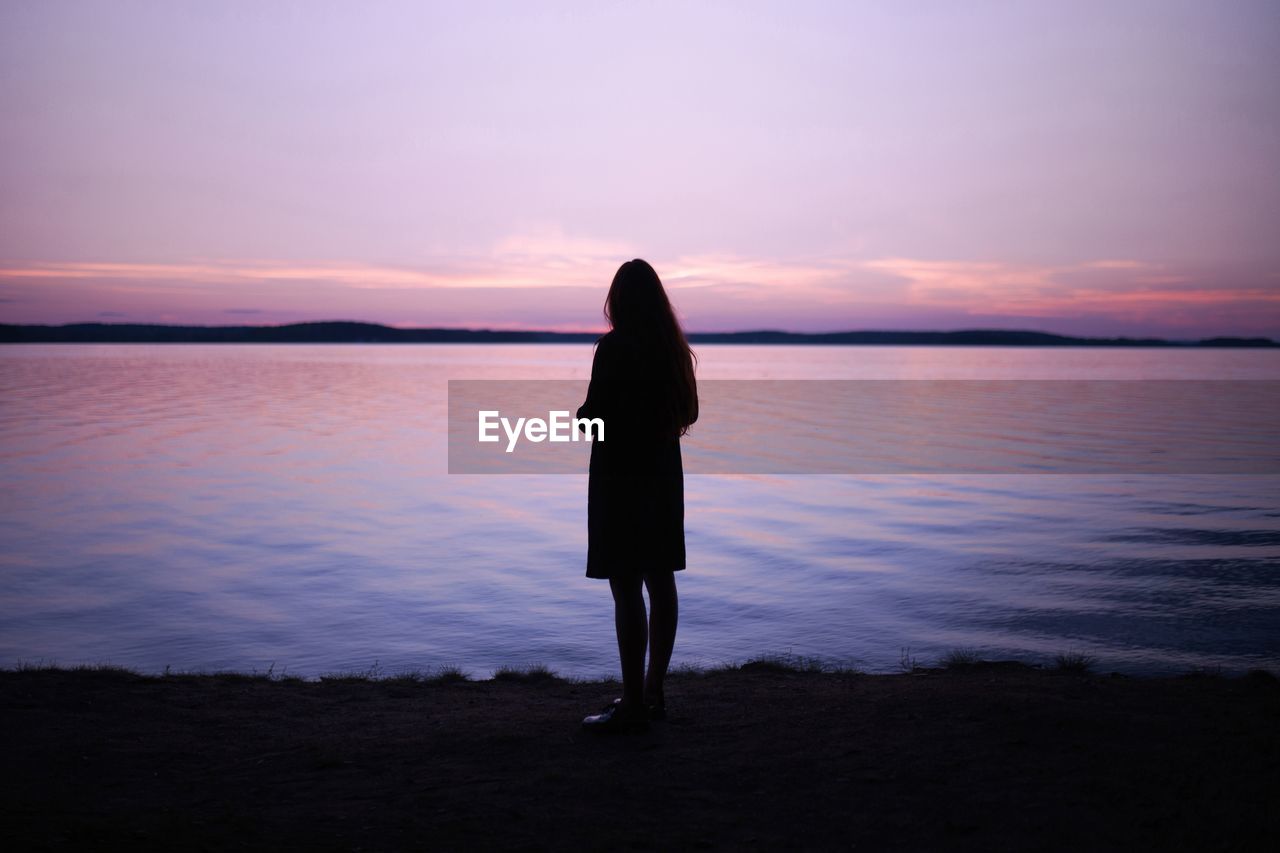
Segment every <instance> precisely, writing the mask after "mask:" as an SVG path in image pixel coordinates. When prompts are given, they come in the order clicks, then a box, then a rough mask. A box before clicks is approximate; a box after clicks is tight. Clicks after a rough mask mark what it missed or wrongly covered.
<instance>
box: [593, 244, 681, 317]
mask: <svg viewBox="0 0 1280 853" xmlns="http://www.w3.org/2000/svg"><path fill="white" fill-rule="evenodd" d="M604 316H605V319H607V320H608V321H609V325H610V327H612V328H614V329H618V330H619V331H628V332H631V331H634V332H637V333H640V334H646V335H652V334H654V333H657V332H661V331H668V330H670V329H671V328H675V329H679V327H680V324H679V323H678V322H677V321H676V315H675V312H674V311H673V310H672V309H671V301H670V300H669V299H667V292H666V291H665V290H663V288H662V280H661V279H659V278H658V274H657V272H655V271H654V269H653V267H651V266H649V264H648V262H647V261H642V260H640V259H639V258H636V259H635V260H634V261H627V262H626V263H625V264H623V265H622V266H620V267H618V271H617V272H616V273H614V276H613V284H611V285H610V286H609V295H608V296H607V297H605V300H604Z"/></svg>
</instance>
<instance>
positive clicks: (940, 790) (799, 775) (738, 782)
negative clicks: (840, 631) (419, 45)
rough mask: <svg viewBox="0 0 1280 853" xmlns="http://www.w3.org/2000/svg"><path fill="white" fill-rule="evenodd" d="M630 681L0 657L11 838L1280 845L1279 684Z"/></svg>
mask: <svg viewBox="0 0 1280 853" xmlns="http://www.w3.org/2000/svg"><path fill="white" fill-rule="evenodd" d="M614 695H617V685H616V684H609V683H590V684H587V683H568V682H564V681H559V680H553V679H540V680H533V681H529V682H520V681H484V682H467V683H453V684H425V683H420V682H413V681H411V680H399V681H397V680H385V681H359V680H354V679H351V680H331V681H324V682H301V681H296V680H285V681H279V680H276V681H272V680H267V679H264V678H253V677H248V676H228V675H208V676H169V677H163V678H144V677H141V676H137V675H132V674H129V673H125V672H120V671H67V670H30V671H19V672H14V671H7V672H0V737H2V738H3V742H2V743H0V748H2V749H3V756H4V764H5V768H6V770H5V773H4V774H3V778H4V788H3V791H0V796H2V797H3V800H2V802H3V806H2V807H3V817H0V838H4V839H7V840H6V841H5V848H6V849H7V850H44V849H49V850H83V849H102V848H119V849H128V850H145V849H155V850H187V849H194V850H198V849H209V850H224V849H226V850H238V849H262V850H280V849H306V850H317V849H319V850H326V849H333V850H398V849H444V850H463V849H494V848H496V849H512V850H541V849H547V850H597V849H599V850H603V849H635V850H673V849H675V850H678V849H706V850H738V849H767V850H776V849H859V850H974V851H991V850H1063V851H1073V853H1074V851H1093V850H1125V851H1130V850H1264V849H1265V850H1272V849H1280V848H1277V847H1274V846H1272V845H1273V844H1274V843H1275V842H1276V840H1277V838H1280V809H1278V808H1277V806H1278V805H1280V796H1278V795H1280V682H1277V681H1276V679H1274V678H1272V677H1270V676H1267V675H1264V674H1256V675H1252V676H1248V677H1245V678H1238V679H1227V678H1219V677H1205V676H1201V677H1191V678H1174V679H1130V678H1122V677H1109V676H1091V675H1084V674H1067V673H1059V672H1048V671H1039V670H1035V669H1031V668H1028V667H1024V666H1021V665H1017V664H1008V665H1005V664H996V665H979V666H975V667H968V668H962V669H959V670H957V671H928V672H918V673H914V674H903V675H876V676H868V675H829V674H816V673H800V672H788V671H782V670H780V669H778V668H777V667H769V666H764V667H751V666H748V667H746V668H744V669H742V670H736V671H719V672H712V673H708V674H704V675H684V676H681V677H678V678H673V680H672V683H671V684H670V686H669V687H668V697H667V702H668V705H669V711H670V719H669V720H668V721H667V722H665V723H659V724H656V725H655V728H654V730H653V731H652V732H651V733H649V734H646V735H634V736H622V737H612V738H610V737H600V736H595V735H590V734H587V733H584V732H582V731H581V730H580V729H579V726H578V721H579V720H580V718H581V717H582V716H583V715H584V714H586V713H591V712H594V711H595V710H598V708H599V707H600V706H601V705H602V704H603V703H604V701H607V700H608V699H610V698H611V697H612V696H614Z"/></svg>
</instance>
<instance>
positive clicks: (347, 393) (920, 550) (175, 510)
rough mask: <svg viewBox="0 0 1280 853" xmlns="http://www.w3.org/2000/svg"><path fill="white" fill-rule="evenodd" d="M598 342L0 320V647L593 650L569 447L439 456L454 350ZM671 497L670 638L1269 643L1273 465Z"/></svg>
mask: <svg viewBox="0 0 1280 853" xmlns="http://www.w3.org/2000/svg"><path fill="white" fill-rule="evenodd" d="M698 355H699V358H700V366H699V377H700V378H703V379H1036V380H1061V379H1255V380H1256V379H1267V380H1275V379H1280V352H1277V351H1264V350H1181V349H1122V348H1116V349H1113V348H1085V349H1061V348H1043V349H1042V348H1001V347H990V348H987V347H980V348H961V347H804V346H796V347H786V346H782V347H755V346H703V347H700V348H699V350H698ZM590 363H591V347H590V346H589V345H563V346H561V345H546V346H523V345H485V346H471V345H461V346H447V345H442V346H431V345H423V346H373V345H370V346H362V345H321V346H311V345H283V346H196V345H177V346H173V345H171V346H133V345H105V346H90V345H67V346H37V345H33V346H7V347H4V348H3V349H0V474H2V475H3V483H4V489H3V493H2V495H0V541H2V542H3V551H2V552H0V579H2V581H3V587H2V591H0V665H3V666H15V665H18V664H19V663H23V662H26V663H36V662H45V663H50V662H56V663H58V664H62V665H72V664H78V663H113V664H119V665H123V666H128V667H132V668H136V669H139V670H143V671H147V672H158V671H162V670H163V669H164V668H165V667H171V668H172V669H173V670H220V669H234V670H240V671H246V672H247V671H255V670H256V671H258V672H262V671H265V670H267V669H268V668H269V667H274V671H275V672H276V673H280V672H282V671H283V672H287V673H290V674H297V675H303V676H316V675H319V674H322V673H330V672H348V671H365V670H369V669H370V668H372V667H374V666H375V664H376V666H377V667H378V669H379V670H380V671H382V672H386V673H394V672H398V671H401V670H409V669H421V670H426V669H430V668H433V667H439V666H447V665H456V666H460V667H462V668H463V669H465V670H468V671H470V672H472V673H473V674H475V675H476V676H479V677H483V676H486V675H488V674H489V673H490V672H491V671H492V670H493V669H494V668H496V667H499V666H503V665H513V666H524V665H529V664H534V663H541V664H546V665H548V666H550V667H551V668H553V669H555V670H557V671H559V672H560V673H562V674H565V675H574V676H583V677H597V676H601V675H605V674H611V673H615V672H616V668H617V662H616V657H615V655H616V650H615V645H614V636H613V622H612V612H611V602H610V598H609V592H608V586H607V584H605V583H603V582H600V581H592V580H588V579H587V578H585V577H583V571H584V559H585V550H586V475H585V470H584V472H583V473H581V474H529V475H506V476H494V475H461V474H449V473H447V472H448V470H449V469H448V454H447V447H446V434H447V410H448V406H447V387H448V385H447V383H448V380H451V379H578V380H585V378H586V377H587V375H588V373H589V370H590ZM1211 415H1212V413H1207V412H1202V411H1188V412H1187V413H1186V417H1187V418H1188V419H1189V420H1190V421H1195V420H1196V419H1200V418H1205V417H1210V416H1211ZM998 426H999V429H1000V430H1002V431H1004V432H1008V433H1014V432H1016V431H1017V429H1018V425H1017V424H1016V423H1012V422H1010V423H1007V424H1000V425H998ZM696 431H697V427H696V426H695V432H694V434H693V435H692V436H691V437H690V439H689V441H695V440H696ZM686 512H687V519H686V527H687V541H688V552H689V569H688V570H687V571H686V572H684V573H682V574H681V575H680V576H679V578H680V593H681V624H680V633H679V636H678V639H677V646H676V654H675V660H676V663H688V664H693V665H715V664H719V663H725V662H734V661H738V662H740V661H743V660H745V659H747V658H751V657H756V656H760V655H782V654H787V653H790V654H792V655H796V656H803V657H817V658H821V659H823V660H825V661H828V662H831V663H838V664H854V665H858V666H861V667H862V668H864V669H867V670H871V671H892V670H895V669H896V668H897V667H898V665H899V662H900V660H901V659H902V656H903V653H904V652H903V650H904V649H908V650H909V652H907V654H908V655H909V656H910V657H914V658H916V659H917V660H918V661H920V662H924V663H928V662H930V661H933V660H936V659H937V658H938V657H940V656H941V655H943V654H945V653H947V652H948V651H950V650H952V649H956V648H968V649H974V650H976V651H977V652H978V653H980V654H982V655H983V656H987V657H1017V658H1021V659H1024V660H1031V661H1048V660H1050V659H1052V657H1053V656H1054V655H1056V654H1058V653H1062V652H1068V651H1073V652H1081V653H1085V654H1089V655H1093V656H1095V657H1096V658H1097V659H1098V660H1099V665H1100V666H1101V667H1102V668H1104V669H1116V670H1121V671H1127V672H1165V671H1179V670H1186V669H1188V668H1191V667H1221V668H1222V669H1224V670H1225V671H1228V672H1233V671H1239V670H1243V669H1247V668H1250V667H1264V668H1270V669H1272V670H1276V669H1280V477H1277V476H1274V475H1269V474H1262V475H1240V474H1234V475H1226V474H1168V473H1165V474H1144V473H1132V474H1108V475H1096V474H1089V475H1084V474H1063V473H1046V474H947V475H938V474H883V475H882V474H868V475H858V476H855V475H841V476H834V475H787V476H782V475H769V474H749V475H735V476H730V475H715V476H713V475H703V476H698V475H690V476H688V477H687V479H686Z"/></svg>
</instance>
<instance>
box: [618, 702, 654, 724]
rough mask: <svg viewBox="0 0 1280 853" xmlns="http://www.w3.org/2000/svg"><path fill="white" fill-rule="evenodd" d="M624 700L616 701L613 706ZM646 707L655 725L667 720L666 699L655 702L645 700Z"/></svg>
mask: <svg viewBox="0 0 1280 853" xmlns="http://www.w3.org/2000/svg"><path fill="white" fill-rule="evenodd" d="M621 701H622V699H620V698H619V699H614V700H613V704H615V705H617V704H618V703H619V702H621ZM644 706H645V707H646V708H648V709H649V719H650V720H652V721H653V722H655V723H659V722H662V721H663V720H665V719H666V718H667V700H666V699H665V698H663V699H659V700H657V701H654V700H652V699H646V700H644Z"/></svg>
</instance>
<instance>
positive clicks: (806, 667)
mask: <svg viewBox="0 0 1280 853" xmlns="http://www.w3.org/2000/svg"><path fill="white" fill-rule="evenodd" d="M1096 664H1097V658H1095V657H1094V656H1092V655H1088V654H1084V653H1082V652H1077V651H1066V652H1062V653H1060V654H1058V655H1055V656H1054V658H1053V660H1052V667H1048V666H1046V665H1045V664H1041V663H1027V662H1025V661H1018V660H987V659H986V658H983V657H982V656H981V654H980V653H979V652H978V650H976V649H973V648H965V647H960V648H955V649H952V650H951V651H949V652H947V653H946V654H944V655H943V656H942V657H940V658H939V659H938V660H937V662H936V664H935V665H933V666H928V665H926V664H925V663H923V662H922V661H921V660H920V659H918V658H917V657H915V656H914V655H912V654H911V649H910V648H903V649H902V654H901V659H900V661H899V665H898V669H899V671H900V672H901V673H903V674H907V675H910V674H927V673H936V672H942V671H945V672H963V671H966V670H973V669H983V668H989V667H993V666H1000V667H1010V666H1016V667H1026V668H1028V669H1047V668H1051V669H1052V670H1054V671H1057V672H1062V673H1072V674H1079V675H1084V674H1090V673H1093V672H1094V671H1095V669H1094V668H1095V666H1096ZM4 671H6V669H5V668H0V672H4ZM7 671H10V672H84V673H100V674H112V675H118V676H125V677H129V678H135V679H143V680H150V679H189V678H215V679H218V680H221V681H224V682H227V683H246V682H256V681H273V682H282V683H293V684H303V683H308V682H310V683H322V684H324V683H332V684H352V683H361V682H379V683H385V684H390V685H424V686H441V685H449V684H462V683H466V682H479V681H487V680H493V681H498V682H512V683H520V684H546V683H552V682H561V683H566V684H590V683H596V682H602V683H616V682H617V681H618V679H617V678H616V677H615V676H611V675H605V676H601V677H600V678H574V677H566V676H562V675H560V674H559V673H557V672H556V671H555V670H553V669H551V668H550V667H548V666H547V665H546V664H542V663H535V664H531V665H528V666H524V667H516V666H501V667H499V668H498V669H497V670H495V671H494V673H493V676H492V678H491V679H477V678H475V677H473V673H471V672H469V671H467V670H465V669H463V668H462V667H460V666H456V665H444V666H438V667H434V668H429V669H412V670H404V671H399V672H394V673H390V672H386V671H385V670H383V669H382V667H381V666H380V665H379V664H378V662H377V661H375V662H374V663H373V665H372V666H370V667H369V668H368V669H366V670H352V671H344V672H328V673H321V674H320V675H319V676H317V677H315V678H304V677H302V676H299V675H290V674H289V673H288V672H287V671H285V670H281V671H280V672H277V671H276V670H275V665H274V664H272V665H270V666H268V667H267V669H266V670H262V671H260V670H257V669H255V670H252V671H250V672H238V671H234V670H214V671H177V672H175V671H173V670H171V669H170V668H169V667H167V666H166V667H165V668H164V671H163V672H162V673H160V674H155V675H153V674H147V673H142V672H138V671H136V670H132V669H129V668H128V667H124V666H119V665H117V664H110V663H104V664H75V665H72V666H60V665H58V663H57V662H56V661H54V662H48V663H46V662H44V661H39V662H35V663H32V662H27V661H24V662H20V663H18V665H17V666H15V667H13V668H12V669H9V670H7ZM726 672H756V673H775V674H780V673H790V674H805V675H835V676H859V675H869V674H871V673H868V672H867V671H866V670H864V669H862V668H861V667H859V666H857V665H856V663H853V662H846V663H832V662H830V661H824V660H822V659H820V658H814V657H806V656H802V655H793V654H792V653H791V652H785V653H782V654H765V655H760V656H758V657H753V658H748V659H747V660H745V661H742V662H729V663H720V664H716V665H712V666H696V665H693V664H688V663H682V664H678V665H676V666H673V667H672V668H671V671H670V677H673V678H705V677H707V676H711V675H715V674H718V673H726ZM1245 675H1246V676H1249V677H1269V678H1274V677H1276V676H1275V675H1274V674H1273V673H1271V672H1269V671H1267V670H1262V669H1252V670H1249V671H1248V672H1247V673H1245ZM1181 677H1183V678H1224V677H1226V674H1225V673H1224V672H1223V670H1222V668H1221V667H1205V666H1197V667H1193V668H1191V669H1189V670H1187V671H1185V672H1183V673H1181Z"/></svg>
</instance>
